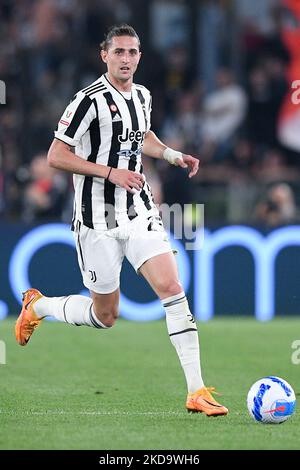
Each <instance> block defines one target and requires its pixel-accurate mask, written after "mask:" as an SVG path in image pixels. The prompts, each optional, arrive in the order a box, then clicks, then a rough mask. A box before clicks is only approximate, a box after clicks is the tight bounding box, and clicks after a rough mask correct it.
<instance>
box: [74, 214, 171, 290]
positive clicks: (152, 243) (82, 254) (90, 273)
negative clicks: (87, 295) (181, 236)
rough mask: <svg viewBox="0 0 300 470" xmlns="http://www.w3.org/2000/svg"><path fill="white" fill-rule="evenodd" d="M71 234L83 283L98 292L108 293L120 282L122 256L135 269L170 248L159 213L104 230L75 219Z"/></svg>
mask: <svg viewBox="0 0 300 470" xmlns="http://www.w3.org/2000/svg"><path fill="white" fill-rule="evenodd" d="M74 237H75V242H76V249H77V256H78V262H79V267H80V270H81V274H82V278H83V284H84V285H85V287H87V288H88V289H90V290H92V291H94V292H96V293H98V294H110V293H111V292H114V291H115V290H116V289H117V288H118V287H119V286H120V272H121V268H122V262H123V259H124V256H126V258H127V259H128V261H129V263H130V264H131V265H132V266H133V267H134V269H135V270H136V271H138V269H139V268H140V267H141V266H142V264H143V263H144V262H145V261H147V260H148V259H150V258H153V256H157V255H160V254H162V253H168V252H170V251H172V247H171V245H170V242H169V240H168V236H167V233H166V232H165V230H164V227H163V224H162V221H161V218H160V217H159V216H151V217H149V218H148V219H144V218H141V217H136V218H135V219H133V220H132V221H130V222H128V223H127V224H125V225H122V226H121V227H117V228H114V229H111V230H105V231H104V230H95V229H90V228H88V227H86V226H85V225H82V224H81V223H80V222H77V224H76V225H75V231H74Z"/></svg>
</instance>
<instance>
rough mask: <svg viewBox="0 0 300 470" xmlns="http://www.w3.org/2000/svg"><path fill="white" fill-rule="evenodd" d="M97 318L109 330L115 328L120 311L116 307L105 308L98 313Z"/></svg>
mask: <svg viewBox="0 0 300 470" xmlns="http://www.w3.org/2000/svg"><path fill="white" fill-rule="evenodd" d="M96 316H97V318H98V320H100V321H101V323H103V325H105V326H106V327H107V328H111V327H112V326H114V324H115V323H116V320H117V318H118V316H119V309H118V307H115V306H113V307H109V308H104V309H102V310H101V312H99V313H98V312H97V313H96Z"/></svg>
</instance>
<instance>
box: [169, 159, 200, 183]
mask: <svg viewBox="0 0 300 470" xmlns="http://www.w3.org/2000/svg"><path fill="white" fill-rule="evenodd" d="M175 161H176V164H177V166H181V168H189V178H192V177H193V176H195V174H196V173H197V172H198V169H199V163H200V162H199V160H198V158H195V157H192V155H185V154H182V160H181V159H180V158H176V160H175Z"/></svg>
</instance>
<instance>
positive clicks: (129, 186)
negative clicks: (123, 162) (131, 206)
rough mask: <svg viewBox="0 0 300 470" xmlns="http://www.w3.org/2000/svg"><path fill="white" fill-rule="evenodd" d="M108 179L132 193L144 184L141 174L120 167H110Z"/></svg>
mask: <svg viewBox="0 0 300 470" xmlns="http://www.w3.org/2000/svg"><path fill="white" fill-rule="evenodd" d="M109 181H110V182H111V183H113V184H116V185H117V186H120V187H121V188H124V189H126V191H129V192H130V193H132V194H135V193H136V191H140V190H141V189H142V187H143V186H144V177H143V175H141V174H140V173H135V172H134V171H130V170H125V169H120V168H112V170H111V172H110V175H109Z"/></svg>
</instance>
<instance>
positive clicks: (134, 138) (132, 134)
mask: <svg viewBox="0 0 300 470" xmlns="http://www.w3.org/2000/svg"><path fill="white" fill-rule="evenodd" d="M145 134H146V132H144V131H143V132H142V131H129V129H128V128H127V129H125V134H124V132H123V134H122V135H119V136H118V140H119V142H121V143H122V144H123V143H124V142H143V140H144V137H145Z"/></svg>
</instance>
